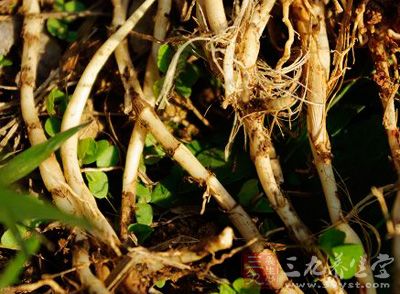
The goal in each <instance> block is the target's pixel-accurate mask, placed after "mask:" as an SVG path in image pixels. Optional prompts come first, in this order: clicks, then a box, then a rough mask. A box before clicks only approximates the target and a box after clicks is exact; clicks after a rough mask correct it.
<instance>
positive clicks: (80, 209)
mask: <svg viewBox="0 0 400 294" xmlns="http://www.w3.org/2000/svg"><path fill="white" fill-rule="evenodd" d="M24 10H25V13H27V16H26V19H25V25H24V39H25V40H26V41H25V43H24V49H23V56H22V62H21V64H22V69H21V111H22V117H23V119H24V122H25V124H26V126H27V131H28V137H29V140H30V142H31V144H32V145H36V144H40V143H42V142H45V141H46V140H47V139H46V136H45V134H44V130H43V128H42V125H41V122H40V120H39V116H38V113H37V110H36V107H35V101H34V87H35V82H36V68H37V63H38V52H39V51H38V49H39V44H38V42H39V37H38V36H39V34H40V32H41V30H42V28H43V20H41V18H38V17H35V16H34V15H33V14H37V13H39V12H40V8H39V3H38V1H25V2H24ZM30 14H32V16H30ZM39 169H40V173H41V176H42V179H43V182H44V184H45V186H46V188H47V189H48V191H49V192H50V193H51V194H52V197H53V200H54V203H55V204H56V206H57V207H58V208H60V209H61V210H63V211H65V212H67V213H70V214H75V215H83V216H85V217H86V218H87V219H90V220H91V221H92V223H93V224H94V228H93V229H92V230H91V231H90V233H92V234H93V235H94V236H95V237H96V238H97V239H98V240H99V241H102V242H106V243H107V241H109V240H108V239H107V238H105V236H108V235H109V233H108V232H107V227H106V226H104V223H105V222H106V221H105V218H104V216H103V215H102V214H101V212H100V211H99V210H98V208H97V205H93V206H91V205H90V204H88V203H86V202H85V201H84V200H82V199H81V198H80V197H79V196H78V195H77V194H76V193H74V192H73V191H71V189H70V187H69V186H68V185H67V183H66V181H65V178H64V175H63V172H62V170H61V167H60V165H59V163H58V162H57V159H56V157H55V155H54V154H53V155H51V157H50V158H48V159H47V160H45V161H43V162H42V164H41V165H40V167H39ZM111 230H112V229H111ZM110 245H111V246H112V247H113V244H112V243H111V244H110ZM114 250H115V251H116V252H117V253H118V252H119V249H118V248H117V247H116V246H114Z"/></svg>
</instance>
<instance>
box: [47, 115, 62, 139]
mask: <svg viewBox="0 0 400 294" xmlns="http://www.w3.org/2000/svg"><path fill="white" fill-rule="evenodd" d="M44 129H45V131H46V133H47V134H48V135H49V136H51V137H54V136H55V134H57V133H59V132H60V129H61V121H60V120H59V119H58V118H56V117H49V118H47V119H46V122H45V123H44Z"/></svg>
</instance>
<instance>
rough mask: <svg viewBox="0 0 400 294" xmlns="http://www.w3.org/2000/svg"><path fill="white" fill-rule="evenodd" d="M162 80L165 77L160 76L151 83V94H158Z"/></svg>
mask: <svg viewBox="0 0 400 294" xmlns="http://www.w3.org/2000/svg"><path fill="white" fill-rule="evenodd" d="M164 80H165V78H161V79H158V80H157V81H155V82H154V84H153V94H154V96H156V97H157V96H158V95H160V92H161V89H162V86H163V84H164Z"/></svg>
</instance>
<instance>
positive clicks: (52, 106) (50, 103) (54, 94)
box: [46, 88, 68, 116]
mask: <svg viewBox="0 0 400 294" xmlns="http://www.w3.org/2000/svg"><path fill="white" fill-rule="evenodd" d="M67 103H68V97H67V95H65V93H64V92H62V91H60V90H59V89H58V88H53V89H52V90H51V92H50V93H49V95H48V96H47V98H46V109H47V113H48V114H49V115H50V116H54V115H56V114H57V113H56V104H61V105H60V108H62V109H60V110H61V114H62V113H64V111H65V108H66V106H67Z"/></svg>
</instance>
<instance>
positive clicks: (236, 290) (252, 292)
mask: <svg viewBox="0 0 400 294" xmlns="http://www.w3.org/2000/svg"><path fill="white" fill-rule="evenodd" d="M218 289H219V292H218V293H217V294H259V293H260V291H261V287H260V285H258V284H257V283H256V282H255V281H254V280H251V279H244V278H238V279H236V280H235V281H234V282H233V283H232V285H229V284H221V285H220V286H219V288H218Z"/></svg>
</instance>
